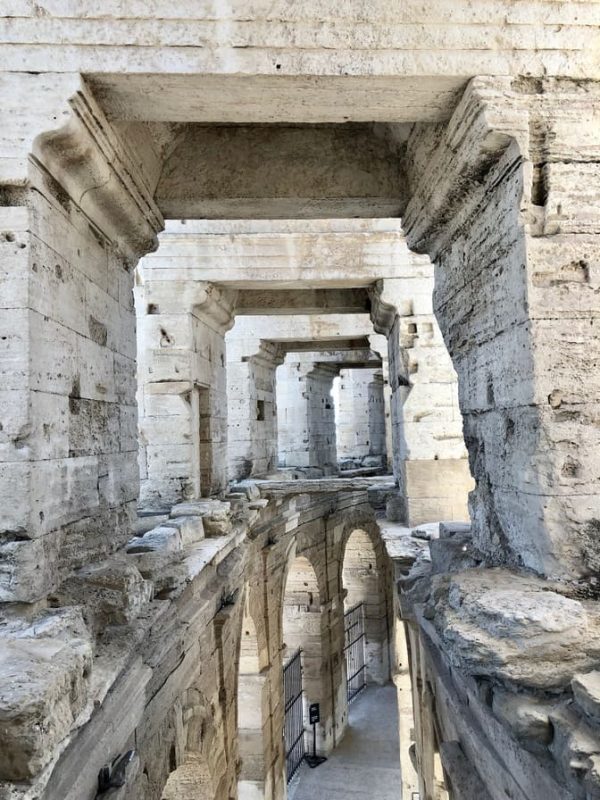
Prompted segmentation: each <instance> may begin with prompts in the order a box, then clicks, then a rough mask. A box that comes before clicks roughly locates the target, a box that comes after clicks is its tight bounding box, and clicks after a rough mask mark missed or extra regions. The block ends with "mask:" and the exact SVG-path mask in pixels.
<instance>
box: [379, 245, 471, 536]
mask: <svg viewBox="0 0 600 800" xmlns="http://www.w3.org/2000/svg"><path fill="white" fill-rule="evenodd" d="M432 293H433V265H432V264H431V263H430V262H429V260H428V259H425V258H424V259H421V260H419V259H417V258H415V259H414V262H413V264H412V267H411V270H410V271H409V270H407V275H406V277H403V278H398V279H386V280H385V281H382V282H381V283H380V284H379V286H378V287H377V290H376V292H375V293H374V298H373V299H374V322H375V325H376V328H377V329H378V330H380V331H381V332H385V333H386V335H387V337H388V354H389V382H390V388H391V400H390V409H391V419H392V448H393V467H394V475H395V476H396V480H397V482H398V485H399V487H400V492H401V501H402V502H401V508H400V510H399V516H401V517H402V518H403V519H404V520H405V521H406V522H407V524H409V525H418V524H420V523H423V522H431V521H435V520H444V519H445V520H464V519H468V510H467V498H468V493H469V491H470V490H471V488H472V486H473V482H472V478H471V475H470V472H469V465H468V462H467V454H466V447H465V443H464V438H463V432H462V417H461V414H460V411H459V408H458V389H457V379H456V373H455V372H454V369H453V366H452V361H451V359H450V356H449V354H448V351H447V350H446V347H445V345H444V341H443V338H442V335H441V332H440V329H439V326H438V324H437V321H436V319H435V316H434V314H433V307H432ZM386 310H387V313H386Z"/></svg>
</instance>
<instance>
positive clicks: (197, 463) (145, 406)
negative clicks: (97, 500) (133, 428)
mask: <svg viewBox="0 0 600 800" xmlns="http://www.w3.org/2000/svg"><path fill="white" fill-rule="evenodd" d="M141 275H142V282H141V283H140V286H139V287H138V290H137V299H136V304H137V315H138V342H139V346H138V360H139V368H138V381H139V388H138V401H139V408H140V422H139V427H140V474H141V490H140V496H141V499H142V501H143V502H145V503H147V504H148V505H153V506H168V505H171V504H173V503H176V502H179V501H181V500H184V499H190V498H197V497H200V496H208V495H210V494H213V493H216V492H218V491H220V490H221V489H223V488H224V487H225V486H226V483H227V393H226V369H225V332H226V331H227V330H228V329H229V328H230V327H231V325H232V324H233V310H232V309H233V304H232V299H231V298H230V297H229V295H228V294H227V293H226V292H223V291H220V290H219V289H217V288H216V287H214V286H213V285H212V284H207V283H200V282H190V281H169V280H167V281H155V280H149V281H146V282H144V280H143V265H142V269H141Z"/></svg>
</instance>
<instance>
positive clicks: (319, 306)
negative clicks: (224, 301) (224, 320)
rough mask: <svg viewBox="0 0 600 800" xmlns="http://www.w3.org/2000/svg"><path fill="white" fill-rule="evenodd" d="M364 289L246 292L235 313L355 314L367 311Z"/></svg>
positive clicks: (238, 301)
mask: <svg viewBox="0 0 600 800" xmlns="http://www.w3.org/2000/svg"><path fill="white" fill-rule="evenodd" d="M370 308H371V303H370V298H369V294H368V291H367V290H366V289H302V290H292V291H285V290H260V289H259V290H246V291H243V292H242V291H240V292H239V293H238V297H237V304H236V314H242V315H246V314H251V315H257V314H261V315H262V314H264V315H271V314H311V315H312V314H327V313H332V314H356V313H361V312H368V311H370Z"/></svg>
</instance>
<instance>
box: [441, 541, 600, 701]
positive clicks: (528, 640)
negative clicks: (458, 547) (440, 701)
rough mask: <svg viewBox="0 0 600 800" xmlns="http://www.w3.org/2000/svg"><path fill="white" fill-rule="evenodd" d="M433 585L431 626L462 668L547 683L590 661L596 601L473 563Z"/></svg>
mask: <svg viewBox="0 0 600 800" xmlns="http://www.w3.org/2000/svg"><path fill="white" fill-rule="evenodd" d="M453 538H455V537H453ZM442 541H444V540H440V542H442ZM448 541H452V540H448ZM441 580H442V581H443V580H447V579H443V578H442V579H441ZM438 581H439V579H438ZM438 585H439V587H440V590H441V594H440V595H438V596H437V600H436V605H435V626H436V628H437V630H438V631H439V633H440V636H441V637H442V639H443V641H444V644H445V647H446V648H447V652H448V654H449V656H450V658H451V660H452V661H453V662H454V663H456V664H460V665H461V668H462V669H464V670H465V671H466V672H467V673H470V674H475V675H488V676H490V675H491V676H496V677H497V678H499V679H501V680H504V681H508V682H511V683H514V684H521V685H522V686H526V687H531V688H545V689H550V688H558V687H566V686H567V685H568V684H569V683H570V681H571V680H572V678H573V676H574V675H575V673H578V672H582V671H585V670H586V669H590V668H592V667H594V666H595V664H596V659H597V658H598V657H599V655H600V612H599V610H598V609H597V608H596V605H595V604H594V603H583V602H580V601H578V600H573V599H571V598H569V597H564V596H562V595H560V594H558V593H557V592H556V591H553V589H556V586H555V585H554V584H548V583H546V582H544V581H543V580H541V579H536V578H533V577H527V576H523V575H518V574H516V573H511V572H509V571H507V570H503V569H487V570H482V569H471V570H468V571H466V572H463V573H458V574H455V575H454V576H452V577H451V578H450V581H449V583H448V584H447V586H448V588H447V590H446V589H442V588H441V587H442V583H439V584H438Z"/></svg>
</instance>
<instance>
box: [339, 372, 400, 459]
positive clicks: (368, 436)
mask: <svg viewBox="0 0 600 800" xmlns="http://www.w3.org/2000/svg"><path fill="white" fill-rule="evenodd" d="M333 401H334V407H335V422H336V437H337V460H338V461H343V460H344V459H357V460H362V459H364V457H365V456H374V457H376V458H380V459H381V463H382V464H383V463H385V461H386V458H387V456H386V428H385V402H384V394H383V375H382V373H381V370H375V369H351V368H349V369H342V370H340V374H339V377H338V378H337V379H335V380H334V382H333ZM373 463H376V462H373Z"/></svg>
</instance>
